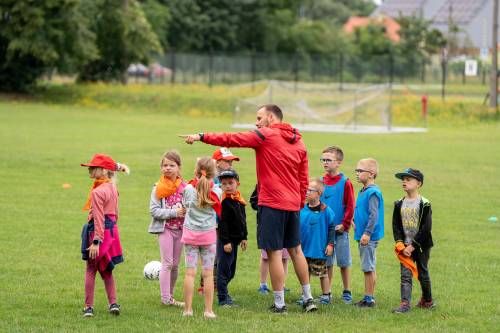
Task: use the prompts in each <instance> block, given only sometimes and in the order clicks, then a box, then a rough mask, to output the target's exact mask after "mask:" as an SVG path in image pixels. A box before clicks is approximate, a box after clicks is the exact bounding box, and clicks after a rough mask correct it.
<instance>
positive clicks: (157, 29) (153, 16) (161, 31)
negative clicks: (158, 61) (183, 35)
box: [141, 0, 172, 50]
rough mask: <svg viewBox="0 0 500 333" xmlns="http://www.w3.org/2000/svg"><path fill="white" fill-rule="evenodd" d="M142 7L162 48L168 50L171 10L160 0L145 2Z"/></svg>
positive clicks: (146, 0) (144, 0) (145, 0)
mask: <svg viewBox="0 0 500 333" xmlns="http://www.w3.org/2000/svg"><path fill="white" fill-rule="evenodd" d="M141 6H142V9H143V11H144V14H145V15H146V18H147V20H148V22H149V24H151V28H152V29H153V31H154V33H155V34H156V36H157V37H158V40H159V41H160V44H161V46H162V48H163V49H164V50H166V49H167V48H168V26H169V24H170V21H171V19H172V17H171V15H170V10H169V9H168V7H167V6H166V5H165V4H164V3H163V2H161V1H158V0H143V1H141Z"/></svg>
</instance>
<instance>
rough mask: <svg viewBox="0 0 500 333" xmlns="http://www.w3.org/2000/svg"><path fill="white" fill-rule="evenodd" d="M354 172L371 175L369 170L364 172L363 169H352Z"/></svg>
mask: <svg viewBox="0 0 500 333" xmlns="http://www.w3.org/2000/svg"><path fill="white" fill-rule="evenodd" d="M354 172H356V173H363V172H370V173H371V171H370V170H364V169H354Z"/></svg>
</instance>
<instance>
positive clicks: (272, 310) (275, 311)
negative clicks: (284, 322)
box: [269, 304, 288, 315]
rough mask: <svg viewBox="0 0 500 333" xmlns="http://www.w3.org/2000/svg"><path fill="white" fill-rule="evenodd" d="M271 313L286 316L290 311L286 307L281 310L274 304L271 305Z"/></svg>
mask: <svg viewBox="0 0 500 333" xmlns="http://www.w3.org/2000/svg"><path fill="white" fill-rule="evenodd" d="M269 312H271V313H276V314H283V315H286V314H288V309H287V308H286V305H284V306H283V307H281V308H278V307H277V306H276V304H273V305H271V307H270V308H269Z"/></svg>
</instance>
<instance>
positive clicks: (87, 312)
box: [83, 306, 94, 317]
mask: <svg viewBox="0 0 500 333" xmlns="http://www.w3.org/2000/svg"><path fill="white" fill-rule="evenodd" d="M83 316H84V317H93V316H94V308H93V307H91V306H89V307H86V308H85V309H83Z"/></svg>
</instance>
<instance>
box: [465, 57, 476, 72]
mask: <svg viewBox="0 0 500 333" xmlns="http://www.w3.org/2000/svg"><path fill="white" fill-rule="evenodd" d="M465 75H466V76H476V75H477V60H474V59H469V60H465Z"/></svg>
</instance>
